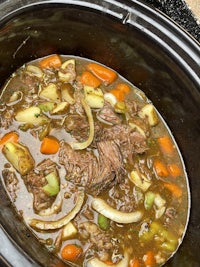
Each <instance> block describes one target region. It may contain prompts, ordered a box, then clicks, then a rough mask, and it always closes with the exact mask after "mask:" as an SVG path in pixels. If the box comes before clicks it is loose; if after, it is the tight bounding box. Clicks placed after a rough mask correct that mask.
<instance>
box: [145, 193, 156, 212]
mask: <svg viewBox="0 0 200 267" xmlns="http://www.w3.org/2000/svg"><path fill="white" fill-rule="evenodd" d="M155 196H156V195H155V193H153V192H151V191H148V192H147V193H146V194H145V199H144V207H145V209H146V210H149V209H151V207H152V206H153V203H154V199H155Z"/></svg>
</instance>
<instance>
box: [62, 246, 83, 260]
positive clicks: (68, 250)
mask: <svg viewBox="0 0 200 267" xmlns="http://www.w3.org/2000/svg"><path fill="white" fill-rule="evenodd" d="M82 253H83V249H82V248H81V247H79V246H77V245H75V244H67V245H66V246H65V247H64V248H63V249H62V251H61V256H62V258H63V259H65V260H69V261H75V260H77V259H78V258H79V257H80V256H81V254H82Z"/></svg>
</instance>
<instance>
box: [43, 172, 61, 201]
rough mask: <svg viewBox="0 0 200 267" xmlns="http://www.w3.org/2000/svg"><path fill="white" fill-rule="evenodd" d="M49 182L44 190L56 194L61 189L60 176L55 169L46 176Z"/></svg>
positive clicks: (48, 193) (51, 194) (49, 193)
mask: <svg viewBox="0 0 200 267" xmlns="http://www.w3.org/2000/svg"><path fill="white" fill-rule="evenodd" d="M45 179H46V180H47V182H48V184H46V185H45V186H43V188H42V189H43V190H44V192H45V193H46V194H47V195H49V196H56V195H57V194H58V193H59V191H60V185H59V178H58V175H57V174H56V172H55V171H53V172H51V173H49V174H48V175H46V176H45Z"/></svg>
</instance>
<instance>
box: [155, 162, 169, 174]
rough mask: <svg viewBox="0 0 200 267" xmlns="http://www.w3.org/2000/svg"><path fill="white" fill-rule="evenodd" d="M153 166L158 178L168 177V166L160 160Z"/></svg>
mask: <svg viewBox="0 0 200 267" xmlns="http://www.w3.org/2000/svg"><path fill="white" fill-rule="evenodd" d="M153 166H154V169H155V171H156V174H157V175H158V176H161V177H167V176H168V175H169V172H168V170H167V167H166V165H165V164H164V163H163V162H161V161H160V160H155V161H154V163H153Z"/></svg>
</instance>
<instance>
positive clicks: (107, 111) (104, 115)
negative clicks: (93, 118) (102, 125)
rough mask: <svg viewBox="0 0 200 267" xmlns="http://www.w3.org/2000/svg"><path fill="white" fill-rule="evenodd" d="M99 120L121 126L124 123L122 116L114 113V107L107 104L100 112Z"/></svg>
mask: <svg viewBox="0 0 200 267" xmlns="http://www.w3.org/2000/svg"><path fill="white" fill-rule="evenodd" d="M97 118H98V119H99V120H101V121H103V122H106V123H108V124H113V125H114V124H120V123H121V121H122V120H121V118H120V116H119V115H118V114H117V113H116V112H115V111H114V109H113V107H112V106H111V105H110V104H109V103H107V102H106V103H105V104H104V106H103V108H102V109H100V111H99V112H98V114H97Z"/></svg>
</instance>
